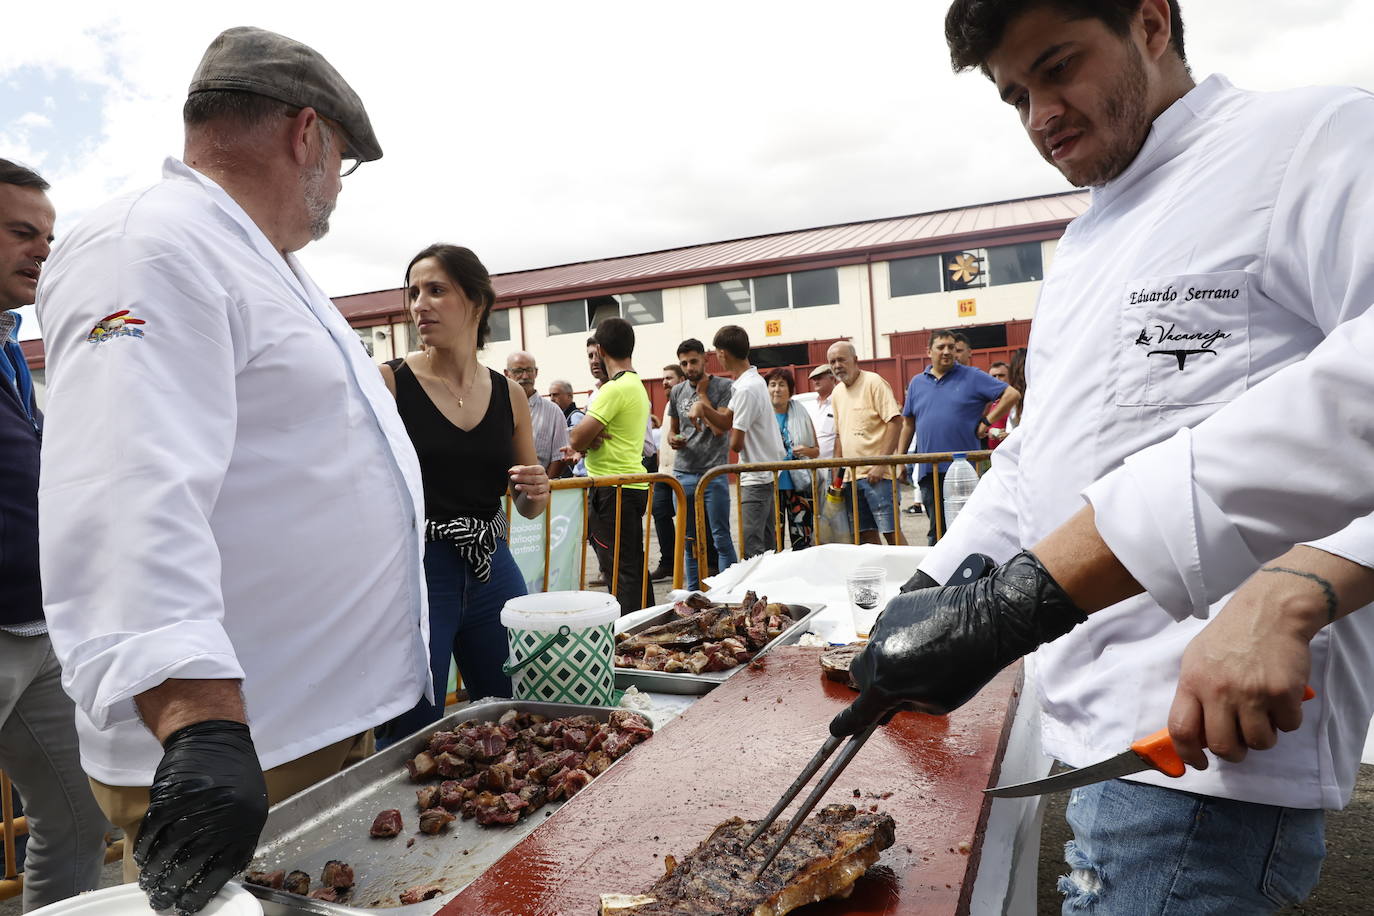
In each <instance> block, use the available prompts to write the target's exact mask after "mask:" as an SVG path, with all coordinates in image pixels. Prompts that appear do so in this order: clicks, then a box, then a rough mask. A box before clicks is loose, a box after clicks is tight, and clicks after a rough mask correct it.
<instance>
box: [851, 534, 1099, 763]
mask: <svg viewBox="0 0 1374 916" xmlns="http://www.w3.org/2000/svg"><path fill="white" fill-rule="evenodd" d="M1087 619H1088V618H1087V615H1086V614H1084V613H1083V612H1082V611H1080V610H1079V609H1078V607H1077V606H1075V605H1074V603H1073V602H1072V601H1070V600H1069V596H1068V595H1066V594H1065V593H1064V590H1063V589H1061V588H1060V587H1059V585H1058V583H1056V582H1055V581H1054V579H1052V578H1050V574H1049V573H1048V572H1046V571H1045V567H1044V566H1041V565H1040V561H1039V560H1037V559H1036V558H1035V557H1034V555H1032V554H1031V553H1030V552H1028V551H1022V552H1021V553H1019V554H1017V555H1016V556H1014V557H1012V558H1011V559H1010V560H1009V561H1007V562H1006V563H1004V564H1003V565H1001V566H999V567H997V568H996V569H994V570H993V571H992V572H991V573H990V574H989V575H988V576H987V577H986V578H983V579H979V580H977V581H976V582H974V583H973V584H971V585H959V586H948V587H945V588H923V589H920V590H919V591H913V592H908V593H907V594H904V595H898V596H897V597H895V598H893V599H892V600H891V601H889V602H888V603H887V607H886V608H884V609H883V613H882V615H881V616H880V617H879V619H878V623H877V624H876V625H875V626H874V628H873V634H872V636H871V637H870V638H869V642H868V648H866V649H864V651H863V652H862V653H860V654H859V656H858V657H857V658H855V659H854V661H853V663H852V664H851V665H850V666H849V673H850V675H851V676H852V677H853V678H854V680H855V681H856V682H857V683H858V685H859V697H858V699H856V700H855V701H854V702H853V703H852V704H851V705H850V706H849V708H847V709H845V710H844V711H842V712H841V713H840V714H839V715H838V716H836V717H835V719H834V720H833V721H832V722H831V723H830V733H831V734H832V735H836V736H843V735H853V734H856V733H858V732H861V731H863V730H864V729H865V728H867V727H868V726H869V725H871V724H873V723H874V722H879V721H883V720H884V719H885V718H887V717H888V716H889V715H890V714H891V713H893V712H895V711H896V710H898V709H902V708H907V709H920V710H922V711H923V712H930V713H937V714H943V713H947V712H949V711H950V710H953V709H957V708H959V707H960V706H962V705H963V704H964V703H966V702H968V700H969V699H970V698H971V697H972V696H973V695H974V694H975V693H977V692H978V691H979V690H981V689H982V688H983V686H984V685H985V684H987V682H988V681H990V680H992V679H993V677H995V676H996V675H997V673H998V672H999V671H1001V670H1002V669H1003V668H1005V667H1006V666H1007V665H1010V664H1011V663H1012V662H1014V661H1016V660H1017V659H1018V658H1020V657H1021V656H1023V655H1025V654H1026V653H1027V652H1030V651H1031V650H1033V649H1035V648H1036V647H1037V646H1039V645H1041V644H1042V643H1047V642H1050V641H1051V640H1054V639H1057V638H1059V637H1060V636H1063V635H1064V634H1065V633H1067V632H1069V630H1071V629H1073V628H1074V627H1075V626H1077V625H1078V624H1080V623H1082V622H1083V621H1085V620H1087Z"/></svg>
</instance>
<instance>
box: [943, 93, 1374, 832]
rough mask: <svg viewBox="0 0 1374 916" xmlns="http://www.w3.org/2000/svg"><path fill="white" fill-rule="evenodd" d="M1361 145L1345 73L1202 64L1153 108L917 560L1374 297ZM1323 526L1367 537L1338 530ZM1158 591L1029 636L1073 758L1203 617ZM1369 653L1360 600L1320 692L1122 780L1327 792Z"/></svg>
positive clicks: (1364, 701) (1047, 720) (1371, 105)
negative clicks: (1301, 82)
mask: <svg viewBox="0 0 1374 916" xmlns="http://www.w3.org/2000/svg"><path fill="white" fill-rule="evenodd" d="M1371 148H1374V97H1371V96H1370V95H1369V94H1367V93H1364V92H1361V91H1357V90H1353V89H1305V90H1296V91H1290V92H1280V93H1252V92H1243V91H1240V90H1237V89H1235V88H1233V87H1232V86H1231V85H1230V84H1229V83H1227V82H1226V81H1225V80H1224V79H1222V78H1220V77H1212V78H1210V79H1208V80H1207V81H1205V82H1204V83H1202V84H1201V85H1199V86H1197V87H1196V88H1195V89H1193V90H1192V91H1191V92H1189V93H1188V94H1187V95H1186V96H1184V97H1183V98H1182V99H1180V100H1179V101H1178V102H1176V103H1175V104H1174V105H1172V106H1171V107H1170V108H1169V109H1168V110H1167V111H1165V112H1164V113H1163V114H1161V115H1160V116H1159V118H1158V119H1156V121H1155V123H1154V125H1153V127H1152V129H1151V132H1150V134H1149V136H1148V138H1147V139H1146V142H1145V144H1144V146H1143V147H1142V149H1141V151H1140V153H1139V154H1138V155H1137V157H1136V159H1135V161H1134V162H1133V163H1132V164H1131V165H1130V166H1129V167H1128V168H1127V169H1126V170H1125V171H1124V172H1123V173H1122V174H1121V175H1120V176H1118V177H1117V178H1116V179H1114V180H1113V181H1111V182H1110V183H1108V184H1107V185H1105V186H1104V187H1101V188H1097V189H1094V191H1093V200H1092V206H1091V208H1090V209H1089V210H1088V212H1087V213H1085V214H1083V215H1082V216H1081V217H1079V218H1078V219H1077V220H1075V221H1074V223H1073V224H1072V225H1071V226H1070V227H1069V229H1068V231H1067V232H1066V233H1065V235H1064V237H1063V239H1062V240H1061V241H1060V244H1059V248H1058V250H1057V253H1056V255H1055V260H1054V264H1053V265H1052V269H1051V270H1050V271H1049V275H1048V276H1047V277H1046V279H1045V283H1044V286H1043V288H1042V290H1041V294H1040V302H1039V305H1038V307H1037V312H1036V318H1035V324H1034V326H1033V329H1032V332H1031V339H1030V352H1029V354H1028V366H1027V371H1028V389H1027V403H1026V408H1025V418H1024V421H1023V425H1022V426H1021V428H1019V429H1017V430H1016V431H1015V432H1014V433H1013V434H1012V435H1011V436H1009V437H1008V438H1007V440H1006V441H1005V443H1004V444H1003V445H1002V446H1001V447H999V448H998V449H997V451H996V452H994V453H993V462H992V464H993V469H992V471H991V472H990V473H989V474H988V475H987V476H986V477H985V478H984V479H983V481H982V482H981V483H980V484H979V486H978V489H977V490H976V491H975V493H974V496H973V498H972V499H971V500H970V502H969V504H968V505H967V506H966V507H965V509H964V510H963V512H962V513H960V516H959V518H958V520H957V521H956V522H955V524H954V525H953V527H952V529H951V531H950V533H949V535H948V536H947V537H946V538H945V539H944V540H943V541H941V543H940V544H939V545H938V546H937V547H936V548H935V550H934V551H933V552H932V554H931V556H930V557H929V558H928V559H927V560H926V562H924V563H923V564H922V568H923V569H924V570H925V571H926V572H927V573H928V574H930V575H932V576H934V578H935V579H936V580H938V581H944V580H945V579H947V578H948V576H949V575H950V574H951V573H952V572H953V570H954V568H955V566H956V565H957V564H958V563H959V561H960V560H961V559H962V558H963V557H964V556H965V555H966V554H967V553H969V552H971V551H975V550H978V551H982V552H984V553H988V554H990V555H992V556H994V557H996V558H998V559H1006V558H1007V557H1008V556H1010V555H1011V554H1012V553H1013V552H1015V551H1016V550H1019V549H1021V548H1023V547H1030V546H1032V545H1034V544H1035V543H1036V542H1037V541H1039V540H1040V539H1041V538H1042V537H1043V536H1044V535H1046V534H1048V533H1049V532H1050V531H1052V530H1053V529H1054V528H1056V527H1057V526H1058V525H1060V524H1061V523H1063V522H1064V521H1065V520H1066V519H1068V517H1069V516H1070V515H1072V514H1073V513H1074V512H1075V511H1077V510H1078V509H1079V508H1080V507H1081V506H1082V505H1083V500H1082V498H1081V496H1080V494H1081V493H1082V492H1083V490H1084V489H1085V488H1087V487H1088V486H1089V485H1090V484H1092V483H1093V482H1094V481H1096V480H1097V479H1099V478H1101V477H1102V476H1103V475H1105V474H1107V473H1108V472H1110V471H1112V470H1114V469H1115V468H1117V467H1118V466H1120V465H1121V463H1122V461H1123V460H1124V459H1125V458H1126V457H1127V456H1129V455H1131V454H1133V453H1135V452H1138V451H1140V450H1141V449H1143V448H1146V447H1147V446H1151V445H1155V444H1157V443H1160V442H1162V441H1164V440H1166V439H1169V438H1170V437H1172V436H1173V435H1174V434H1176V433H1177V432H1178V431H1179V430H1181V429H1184V428H1187V427H1191V426H1194V425H1196V424H1198V423H1201V422H1202V421H1203V420H1205V419H1206V418H1207V417H1209V416H1211V415H1212V414H1213V413H1215V412H1216V411H1217V410H1219V409H1220V408H1222V407H1223V406H1224V405H1225V404H1227V403H1229V402H1231V401H1233V400H1235V399H1236V398H1237V397H1239V396H1241V395H1242V394H1243V393H1244V392H1245V391H1246V390H1247V389H1248V388H1250V387H1251V386H1253V385H1255V384H1257V383H1259V382H1260V381H1262V380H1263V379H1265V378H1267V377H1269V376H1270V375H1273V374H1274V373H1276V372H1278V371H1279V370H1281V369H1283V368H1284V367H1286V366H1289V365H1291V364H1293V363H1295V362H1297V361H1299V360H1301V359H1303V357H1305V356H1306V355H1307V354H1308V353H1309V352H1311V351H1312V350H1313V348H1314V347H1316V346H1317V345H1318V344H1319V343H1320V342H1321V341H1322V339H1323V338H1324V337H1325V336H1326V335H1327V334H1329V333H1330V332H1331V331H1332V330H1333V329H1334V328H1335V327H1336V326H1337V325H1338V324H1340V323H1341V322H1343V321H1345V320H1347V319H1349V318H1351V317H1353V316H1356V315H1359V314H1360V313H1362V312H1363V311H1364V310H1365V309H1366V308H1367V307H1368V306H1369V305H1370V304H1371V303H1374V258H1370V257H1369V254H1368V252H1369V251H1370V250H1371V249H1370V246H1369V235H1370V232H1371V229H1374V223H1371V221H1370V219H1369V215H1370V213H1371V206H1374V170H1370V169H1369V168H1368V164H1367V163H1368V155H1369V153H1368V151H1369V149H1371ZM1169 454H1170V455H1171V456H1172V457H1173V458H1174V459H1177V460H1184V461H1186V456H1179V455H1178V453H1177V452H1176V451H1175V452H1171V453H1169ZM1188 470H1189V469H1188V468H1186V467H1175V468H1172V469H1171V470H1170V471H1169V472H1168V473H1167V474H1165V473H1163V472H1161V474H1160V475H1159V477H1158V478H1157V479H1179V478H1180V475H1182V478H1183V479H1186V475H1187V473H1188ZM1236 492H1248V491H1244V483H1243V482H1237V491H1236ZM1150 496H1151V499H1152V500H1153V505H1152V506H1151V507H1150V510H1149V512H1150V514H1152V515H1156V516H1159V515H1175V514H1177V515H1187V514H1189V513H1190V512H1192V511H1193V507H1192V506H1191V505H1190V494H1189V492H1188V488H1187V487H1181V488H1172V487H1165V488H1163V489H1160V490H1158V491H1156V492H1153V493H1151V494H1150ZM1241 498H1244V497H1243V496H1242V497H1241ZM1251 498H1253V496H1252V497H1251ZM1107 514H1113V513H1112V512H1111V510H1108V513H1107ZM1110 521H1111V522H1112V523H1116V524H1120V525H1122V526H1129V525H1132V524H1136V523H1141V524H1146V523H1148V517H1146V518H1142V517H1130V518H1112V519H1111V520H1110ZM1101 522H1102V515H1101V514H1099V524H1101ZM1335 538H1336V539H1341V538H1344V540H1345V544H1344V549H1345V551H1346V552H1351V551H1353V552H1356V553H1359V552H1361V551H1362V552H1363V554H1364V555H1366V556H1369V555H1371V554H1374V550H1371V544H1370V541H1369V539H1367V538H1364V537H1363V536H1362V535H1361V534H1360V533H1359V531H1357V530H1355V529H1351V530H1350V532H1343V533H1342V534H1340V535H1336V536H1335ZM1170 549H1171V550H1172V549H1175V546H1174V545H1171V547H1170ZM1183 549H1185V550H1186V549H1187V548H1186V547H1185V548H1183ZM1370 560H1371V562H1374V556H1370ZM1171 610H1174V611H1175V612H1176V614H1175V615H1171V614H1170V613H1169V612H1167V611H1166V610H1165V609H1164V608H1161V607H1160V606H1159V605H1158V604H1157V603H1155V602H1154V601H1153V600H1151V599H1150V598H1149V597H1148V596H1140V597H1137V598H1134V599H1131V600H1129V601H1125V602H1122V603H1121V604H1118V605H1116V606H1114V607H1112V608H1108V609H1106V610H1104V611H1101V612H1099V613H1097V614H1094V615H1093V616H1092V617H1091V618H1090V619H1089V621H1088V622H1087V623H1086V624H1084V625H1083V626H1080V627H1078V628H1077V629H1075V630H1074V631H1072V632H1071V633H1069V634H1068V635H1067V636H1065V637H1063V638H1061V639H1059V640H1057V641H1055V642H1054V643H1052V644H1050V645H1048V646H1045V647H1043V648H1042V649H1041V650H1040V651H1039V652H1037V653H1036V655H1035V670H1036V672H1037V683H1038V693H1039V700H1040V703H1041V708H1042V710H1043V713H1044V717H1043V727H1044V729H1043V736H1044V745H1045V749H1046V751H1047V753H1050V754H1052V755H1053V756H1055V757H1057V758H1059V759H1060V760H1063V761H1064V762H1066V763H1068V764H1070V765H1071V766H1082V765H1085V764H1090V763H1095V762H1097V761H1099V760H1102V759H1104V758H1106V757H1109V756H1112V755H1114V754H1117V753H1120V752H1121V751H1122V750H1124V749H1125V748H1126V747H1127V745H1129V744H1130V743H1131V742H1132V741H1133V740H1135V739H1137V738H1140V737H1142V736H1144V735H1147V734H1149V733H1151V732H1153V731H1155V730H1157V729H1159V728H1162V727H1164V725H1165V724H1166V720H1167V716H1168V710H1169V705H1170V703H1171V701H1172V698H1173V693H1174V688H1175V686H1176V682H1177V678H1178V671H1179V665H1180V659H1181V656H1182V652H1183V649H1184V648H1185V647H1186V646H1187V644H1188V642H1189V640H1191V639H1192V637H1193V636H1194V635H1196V633H1197V632H1198V630H1199V629H1200V628H1201V627H1202V626H1203V624H1204V623H1205V621H1204V620H1201V619H1198V618H1197V617H1193V616H1189V614H1188V610H1189V609H1183V610H1181V612H1180V610H1179V609H1178V608H1176V607H1175V608H1171ZM1176 617H1181V618H1182V619H1181V620H1180V619H1176ZM1371 667H1374V614H1358V615H1355V616H1352V617H1350V618H1348V619H1347V620H1343V621H1341V622H1340V623H1338V624H1337V625H1335V626H1332V627H1328V628H1327V630H1326V631H1325V632H1323V633H1322V634H1321V635H1319V636H1318V637H1317V639H1316V640H1315V641H1314V642H1313V671H1312V679H1313V680H1312V683H1313V686H1314V687H1315V688H1316V690H1317V693H1318V698H1317V699H1316V700H1313V701H1312V702H1311V703H1308V704H1307V705H1306V707H1304V716H1305V718H1304V724H1303V727H1302V728H1301V729H1300V730H1299V731H1297V732H1294V733H1291V734H1284V735H1282V736H1281V737H1280V739H1279V742H1278V746H1277V747H1276V748H1274V749H1273V750H1269V751H1264V752H1263V753H1254V754H1250V755H1249V756H1248V757H1247V758H1246V760H1245V761H1244V762H1243V763H1240V764H1228V763H1218V764H1214V765H1213V766H1212V767H1210V768H1209V769H1207V770H1206V771H1202V772H1198V771H1194V770H1189V771H1188V773H1187V775H1185V776H1184V777H1183V778H1181V779H1170V778H1168V777H1165V776H1161V775H1159V774H1155V773H1146V774H1142V775H1140V776H1139V777H1133V778H1135V779H1138V780H1139V781H1142V782H1148V783H1152V784H1156V785H1164V786H1168V787H1171V788H1176V789H1182V790H1186V791H1191V792H1197V793H1201V794H1205V795H1212V796H1219V797H1226V798H1235V799H1240V800H1244V801H1252V802H1261V803H1268V804H1277V805H1285V806H1290V807H1304V808H1317V807H1326V808H1337V807H1340V806H1342V805H1343V804H1345V802H1346V801H1347V800H1348V799H1349V797H1350V793H1351V790H1352V788H1353V784H1354V779H1355V774H1356V770H1357V768H1358V764H1359V756H1360V750H1361V746H1362V743H1363V738H1364V732H1365V729H1366V727H1367V725H1368V723H1369V719H1370V713H1371V709H1372V708H1374V683H1371V682H1370V681H1371V679H1370V678H1369V677H1368V671H1369V670H1370V669H1371Z"/></svg>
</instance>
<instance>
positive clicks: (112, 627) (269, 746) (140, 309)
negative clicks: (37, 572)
mask: <svg viewBox="0 0 1374 916" xmlns="http://www.w3.org/2000/svg"><path fill="white" fill-rule="evenodd" d="M116 313H123V314H119V315H117V316H116ZM38 315H39V320H40V321H41V322H42V324H43V331H44V338H45V341H46V345H47V371H48V375H47V380H48V410H47V425H46V432H45V436H44V442H43V456H42V457H43V468H42V477H41V483H40V487H39V513H40V518H39V524H40V548H41V552H42V573H43V581H44V609H45V612H46V614H47V619H48V624H49V627H50V628H51V633H52V641H53V647H54V649H55V650H56V652H57V654H58V657H59V659H60V660H61V662H62V667H63V685H64V686H65V688H66V689H67V692H68V693H70V694H71V695H72V697H73V699H74V700H75V701H76V704H77V729H78V732H79V734H80V739H81V758H82V764H83V766H84V767H85V769H86V772H88V773H89V774H90V775H91V776H93V777H95V778H96V779H99V780H101V781H102V782H106V783H109V784H113V785H127V786H137V785H148V784H149V783H150V782H151V780H152V776H153V771H154V769H155V768H156V766H157V763H158V761H159V759H160V758H161V756H162V750H161V748H160V747H159V745H158V743H157V741H156V740H155V739H154V738H153V736H152V734H151V733H150V732H149V731H148V730H147V729H146V728H145V727H144V726H143V725H142V723H141V722H140V721H139V720H138V718H137V716H136V712H135V708H134V703H133V698H134V697H135V696H136V695H138V694H139V693H141V692H143V691H145V690H147V689H149V688H151V687H155V686H157V685H158V684H159V683H161V682H162V681H164V680H165V679H167V678H191V679H210V678H230V679H233V678H241V679H242V680H243V692H244V697H245V700H246V703H247V712H248V720H249V725H250V726H251V728H252V733H253V740H254V743H255V745H256V747H257V750H258V755H259V757H260V759H261V762H262V765H263V766H264V767H272V766H276V765H278V764H281V763H285V762H288V761H290V760H294V759H297V758H299V757H301V756H303V755H305V754H308V753H310V752H311V751H314V750H317V749H319V748H321V747H325V746H326V745H329V744H332V743H334V742H336V741H339V740H342V739H344V738H346V737H348V736H350V735H354V734H357V733H359V732H361V731H364V730H365V729H367V728H369V727H371V726H374V725H377V724H378V723H381V722H384V721H386V720H387V719H389V718H391V717H392V716H394V715H397V714H399V713H401V712H404V711H406V710H407V709H409V708H410V707H411V706H413V705H414V703H415V702H416V701H417V700H418V699H419V697H420V696H421V695H422V694H424V693H426V692H427V685H428V684H429V653H428V651H427V648H426V645H427V640H428V614H427V611H426V601H425V592H424V579H423V574H422V565H421V564H422V549H423V544H422V542H421V537H420V530H421V528H420V522H421V520H422V519H423V517H424V509H423V506H424V497H423V492H422V489H421V483H420V469H419V463H418V461H417V460H416V458H415V452H414V450H413V448H412V447H411V444H410V440H409V438H408V437H407V435H406V432H405V428H404V426H403V425H402V424H401V421H400V418H399V417H398V415H397V413H396V407H395V402H394V400H393V399H392V397H391V396H390V394H389V393H388V392H387V389H386V387H385V385H384V384H383V383H382V381H381V376H380V375H379V373H378V371H377V368H376V367H375V366H374V365H373V364H372V361H371V360H370V359H369V358H368V356H367V353H366V352H365V351H364V349H363V347H362V345H361V343H360V342H359V340H358V337H357V334H356V333H355V332H354V331H353V330H352V329H351V328H350V327H349V326H348V323H347V322H346V321H345V320H344V318H343V316H341V315H340V314H339V313H338V311H337V310H336V309H335V308H334V306H333V304H332V303H331V302H330V301H329V299H328V298H327V297H326V296H325V295H324V294H323V293H322V292H321V291H320V290H319V288H318V287H316V286H315V284H314V283H312V282H311V280H310V278H309V277H308V276H307V275H306V273H305V270H304V268H302V267H301V265H300V263H299V261H297V260H296V258H295V257H286V258H283V257H282V255H281V254H280V253H278V252H277V251H275V250H274V249H273V247H272V245H271V243H270V242H269V241H268V240H267V238H266V236H264V235H263V234H262V232H261V231H260V230H259V229H258V228H257V226H256V225H255V224H254V223H253V222H252V220H251V219H249V217H248V215H247V214H246V213H245V212H244V211H243V209H242V208H241V207H239V206H238V204H236V203H235V202H234V200H233V199H232V198H230V197H229V195H228V194H226V193H225V192H224V191H223V190H222V189H221V188H220V187H219V186H218V185H216V184H215V183H214V182H213V181H210V180H209V179H208V178H206V177H205V176H203V175H201V174H199V173H198V172H196V171H194V170H192V169H190V168H188V167H187V166H186V165H184V164H182V163H181V162H179V161H177V160H174V159H169V160H167V162H166V164H165V165H164V168H163V181H162V182H161V183H159V184H157V185H154V186H153V187H152V188H150V189H148V190H146V191H143V192H141V193H138V194H134V195H131V196H128V197H124V198H121V199H119V200H116V201H114V202H112V203H109V204H107V205H105V206H104V207H101V208H100V209H98V210H96V211H95V212H94V213H92V214H91V215H90V216H88V217H87V218H86V219H85V220H83V221H82V223H81V224H80V225H79V226H77V228H76V229H75V230H74V231H73V232H72V233H71V235H69V236H68V237H67V238H66V239H64V240H63V241H62V243H61V244H59V245H58V247H57V249H56V250H55V251H54V253H53V257H52V259H51V260H50V261H49V263H48V264H47V265H46V266H45V268H44V271H43V282H42V285H41V287H40V289H39V292H38Z"/></svg>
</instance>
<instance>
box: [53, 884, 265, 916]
mask: <svg viewBox="0 0 1374 916" xmlns="http://www.w3.org/2000/svg"><path fill="white" fill-rule="evenodd" d="M156 912H158V911H157V910H155V909H153V908H152V907H150V906H149V905H148V897H147V896H146V895H145V894H144V893H143V891H141V890H139V887H138V885H137V884H121V885H119V886H118V887H107V888H105V890H103V891H92V892H91V893H89V894H81V895H80V896H78V897H72V898H70V899H68V900H63V901H61V902H60V903H51V904H49V905H47V906H45V907H43V908H42V909H38V910H34V911H33V912H32V913H30V914H29V916H150V914H152V913H156ZM163 912H164V913H168V912H171V911H170V910H163ZM200 912H201V914H202V916H262V904H260V903H258V900H257V898H256V897H254V896H253V895H252V894H250V893H248V892H247V891H246V890H244V889H243V888H241V887H239V886H237V885H234V884H229V885H226V886H225V888H224V890H222V891H220V892H219V894H217V895H216V896H215V899H214V900H211V901H210V903H209V904H208V905H207V906H206V907H205V909H203V910H201V911H200Z"/></svg>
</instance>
